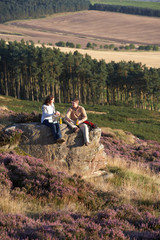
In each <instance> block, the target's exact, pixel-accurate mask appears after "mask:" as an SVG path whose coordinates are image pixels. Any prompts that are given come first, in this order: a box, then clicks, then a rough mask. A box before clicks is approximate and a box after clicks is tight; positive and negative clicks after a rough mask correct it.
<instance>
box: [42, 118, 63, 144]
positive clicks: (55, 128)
mask: <svg viewBox="0 0 160 240" xmlns="http://www.w3.org/2000/svg"><path fill="white" fill-rule="evenodd" d="M43 124H44V125H46V126H47V127H49V128H51V130H52V134H53V137H54V139H55V140H58V139H61V137H62V135H61V131H60V127H59V124H58V123H50V122H48V120H44V121H43Z"/></svg>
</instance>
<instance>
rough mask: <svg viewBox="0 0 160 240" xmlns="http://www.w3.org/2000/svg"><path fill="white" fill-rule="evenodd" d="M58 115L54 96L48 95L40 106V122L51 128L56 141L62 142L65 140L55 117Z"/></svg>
mask: <svg viewBox="0 0 160 240" xmlns="http://www.w3.org/2000/svg"><path fill="white" fill-rule="evenodd" d="M59 116H60V112H58V111H55V106H54V96H53V95H49V96H47V97H46V100H45V102H44V104H43V106H42V117H41V123H42V124H45V125H46V126H48V127H50V128H51V129H52V133H53V137H54V139H55V140H56V142H57V143H63V142H65V140H64V139H63V138H62V134H61V130H60V126H59V123H58V122H57V117H59Z"/></svg>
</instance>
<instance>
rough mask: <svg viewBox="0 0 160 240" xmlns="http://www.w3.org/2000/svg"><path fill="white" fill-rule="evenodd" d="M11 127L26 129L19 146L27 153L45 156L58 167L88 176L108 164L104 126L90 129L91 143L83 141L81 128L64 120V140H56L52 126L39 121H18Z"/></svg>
mask: <svg viewBox="0 0 160 240" xmlns="http://www.w3.org/2000/svg"><path fill="white" fill-rule="evenodd" d="M12 128H16V129H17V128H18V129H21V130H22V131H23V134H22V137H21V141H20V142H19V145H18V146H19V148H20V149H22V150H23V151H25V152H26V153H28V154H30V155H32V156H34V157H37V158H42V159H44V160H45V161H47V162H49V163H50V164H51V165H52V166H54V167H55V168H56V169H57V170H60V171H71V172H72V173H74V172H75V173H78V174H80V175H82V176H84V177H87V176H88V177H89V176H91V175H92V174H94V173H95V172H96V171H98V170H99V169H103V168H105V167H106V164H107V161H106V160H107V158H106V154H105V152H104V147H103V145H102V144H100V142H99V141H100V137H101V129H100V128H96V129H93V130H91V131H90V144H89V146H85V145H84V141H83V136H82V132H81V131H79V132H78V133H72V131H71V130H70V129H69V128H68V126H67V125H66V124H61V125H60V128H61V132H62V137H63V138H64V139H65V142H64V143H63V144H58V143H56V142H55V141H54V138H53V136H52V132H51V129H50V128H49V127H47V126H45V125H43V124H40V123H17V124H14V125H13V126H12Z"/></svg>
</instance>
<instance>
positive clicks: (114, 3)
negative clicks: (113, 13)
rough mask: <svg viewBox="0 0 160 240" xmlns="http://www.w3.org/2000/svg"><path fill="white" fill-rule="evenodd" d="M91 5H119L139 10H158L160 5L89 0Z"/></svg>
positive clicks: (116, 0)
mask: <svg viewBox="0 0 160 240" xmlns="http://www.w3.org/2000/svg"><path fill="white" fill-rule="evenodd" d="M91 3H92V4H95V3H99V4H109V5H119V6H132V7H139V8H149V9H154V10H160V3H159V2H142V1H132V0H128V1H126V0H125V1H123V0H112V1H110V0H91Z"/></svg>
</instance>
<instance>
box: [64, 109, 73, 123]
mask: <svg viewBox="0 0 160 240" xmlns="http://www.w3.org/2000/svg"><path fill="white" fill-rule="evenodd" d="M71 111H72V108H69V109H68V110H67V113H66V115H65V119H66V120H67V121H68V122H71V121H72V119H71Z"/></svg>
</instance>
